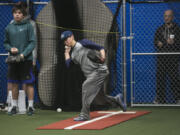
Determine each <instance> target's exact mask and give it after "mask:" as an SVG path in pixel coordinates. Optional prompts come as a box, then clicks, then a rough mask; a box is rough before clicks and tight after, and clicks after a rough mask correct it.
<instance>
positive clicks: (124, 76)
mask: <svg viewBox="0 0 180 135" xmlns="http://www.w3.org/2000/svg"><path fill="white" fill-rule="evenodd" d="M123 37H124V38H123V91H124V102H125V103H126V102H127V97H126V96H127V82H126V0H123Z"/></svg>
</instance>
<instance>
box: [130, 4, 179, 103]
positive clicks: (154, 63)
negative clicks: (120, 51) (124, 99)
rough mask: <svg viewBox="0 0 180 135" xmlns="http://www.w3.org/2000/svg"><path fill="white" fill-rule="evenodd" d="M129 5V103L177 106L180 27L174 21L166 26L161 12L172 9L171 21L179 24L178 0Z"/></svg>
mask: <svg viewBox="0 0 180 135" xmlns="http://www.w3.org/2000/svg"><path fill="white" fill-rule="evenodd" d="M134 2H135V1H134ZM146 2H147V1H146ZM131 7H132V8H131V9H132V18H131V19H132V31H131V32H132V33H133V35H134V39H133V42H132V53H131V56H132V57H131V58H132V59H131V63H132V71H131V77H132V82H131V87H132V102H131V103H132V105H133V106H144V105H145V106H156V105H157V106H160V105H162V106H169V105H170V106H178V105H180V102H179V101H180V97H179V96H180V80H179V78H180V77H179V75H180V74H179V62H180V51H179V50H180V27H179V26H175V24H173V25H171V26H169V27H166V26H165V25H164V12H165V11H166V10H170V9H171V10H173V11H174V23H176V24H177V25H179V24H180V19H179V17H180V15H179V9H180V2H168V3H165V2H164V3H162V1H161V2H160V1H159V2H157V1H156V2H155V1H154V2H153V3H150V2H147V3H131ZM167 16H169V17H170V15H169V14H168V15H167ZM160 26H161V27H160ZM169 39H170V40H171V41H172V42H170V41H167V40H169ZM159 41H160V42H162V46H161V45H160V44H161V43H160V44H159Z"/></svg>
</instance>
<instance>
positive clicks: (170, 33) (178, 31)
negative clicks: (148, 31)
mask: <svg viewBox="0 0 180 135" xmlns="http://www.w3.org/2000/svg"><path fill="white" fill-rule="evenodd" d="M173 18H174V14H173V11H172V10H166V11H165V12H164V22H165V23H164V24H163V25H161V26H160V27H159V28H158V29H157V30H156V33H155V38H154V44H155V48H156V50H157V52H159V53H175V52H180V27H179V26H178V25H177V24H176V23H174V22H173ZM179 61H180V55H179V54H166V55H165V54H162V55H157V63H156V64H157V71H156V72H157V73H156V94H157V95H156V99H155V103H166V96H165V92H166V84H170V89H171V90H172V92H173V95H174V98H175V100H176V103H178V102H179V103H180V79H179V72H178V68H179ZM167 78H168V79H169V82H170V83H167V80H166V79H167Z"/></svg>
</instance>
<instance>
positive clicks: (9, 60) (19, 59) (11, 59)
mask: <svg viewBox="0 0 180 135" xmlns="http://www.w3.org/2000/svg"><path fill="white" fill-rule="evenodd" d="M22 61H24V59H23V58H22V57H21V56H20V55H9V56H8V57H7V58H6V63H19V62H22Z"/></svg>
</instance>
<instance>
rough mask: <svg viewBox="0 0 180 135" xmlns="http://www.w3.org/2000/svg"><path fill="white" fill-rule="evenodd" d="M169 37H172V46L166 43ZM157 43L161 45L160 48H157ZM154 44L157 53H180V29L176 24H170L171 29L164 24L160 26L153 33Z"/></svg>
mask: <svg viewBox="0 0 180 135" xmlns="http://www.w3.org/2000/svg"><path fill="white" fill-rule="evenodd" d="M170 35H174V44H173V45H170V44H168V43H167V39H168V37H169V36H170ZM158 41H160V42H162V43H163V46H162V47H161V48H160V47H158V46H157V44H158ZM154 44H155V48H156V50H157V52H180V27H179V26H178V25H177V24H176V23H172V27H170V28H168V27H167V26H166V25H165V24H163V25H161V26H160V27H159V28H158V29H157V30H156V33H155V37H154Z"/></svg>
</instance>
